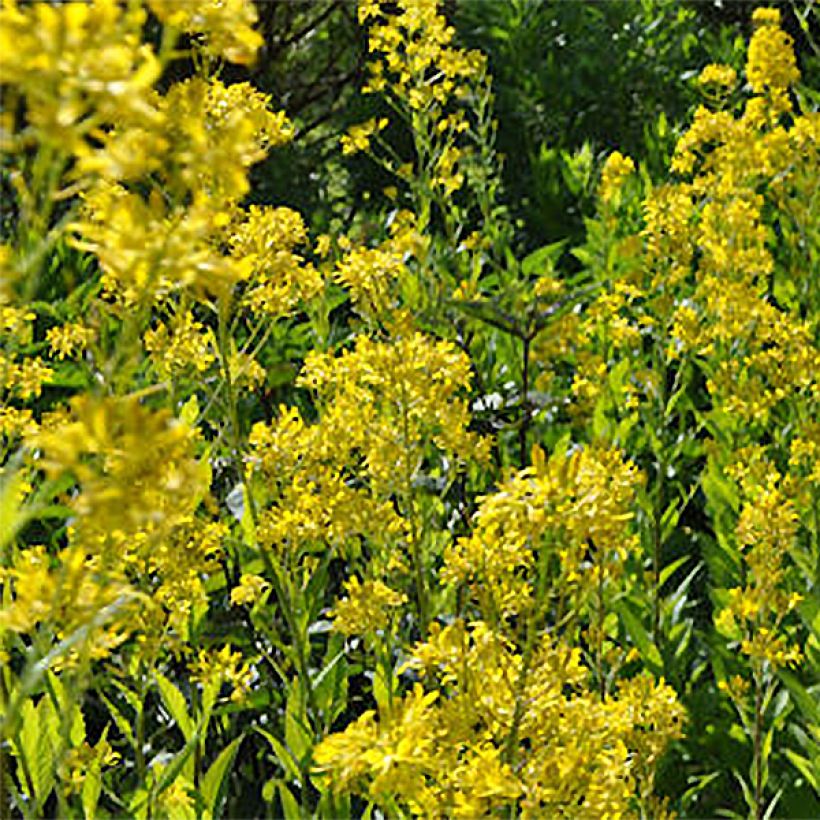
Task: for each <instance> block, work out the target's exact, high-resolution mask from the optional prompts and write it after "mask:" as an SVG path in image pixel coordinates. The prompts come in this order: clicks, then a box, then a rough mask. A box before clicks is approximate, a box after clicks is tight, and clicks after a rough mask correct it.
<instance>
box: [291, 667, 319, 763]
mask: <svg viewBox="0 0 820 820" xmlns="http://www.w3.org/2000/svg"><path fill="white" fill-rule="evenodd" d="M303 686H304V684H303V683H302V682H301V681H300V680H299V679H298V678H297V679H295V680H294V681H293V682H292V684H291V687H290V692H289V693H288V701H287V706H286V707H285V743H287V746H288V748H289V749H290V751H291V753H292V754H293V756H294V757H295V758H296V760H298V761H302V760H304V759H305V757H306V755H307V754H308V752H310V750H311V749H312V747H313V736H312V732H311V730H310V725H309V724H308V721H307V714H306V711H305V696H304V692H303V688H302V687H303Z"/></svg>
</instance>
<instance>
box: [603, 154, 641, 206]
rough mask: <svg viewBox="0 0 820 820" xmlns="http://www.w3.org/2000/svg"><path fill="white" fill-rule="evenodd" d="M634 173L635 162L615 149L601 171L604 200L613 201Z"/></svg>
mask: <svg viewBox="0 0 820 820" xmlns="http://www.w3.org/2000/svg"><path fill="white" fill-rule="evenodd" d="M634 173H635V163H634V162H633V161H632V160H631V159H630V158H629V157H625V156H624V155H623V154H621V152H620V151H613V152H612V153H611V154H610V155H609V156H608V157H607V159H606V162H605V163H604V168H603V171H602V172H601V187H600V197H601V199H602V200H603V201H604V202H612V200H613V199H615V196H616V194H617V193H618V192H619V191H620V190H621V188H622V187H623V185H624V183H625V182H626V180H627V179H629V177H630V176H631V175H632V174H634Z"/></svg>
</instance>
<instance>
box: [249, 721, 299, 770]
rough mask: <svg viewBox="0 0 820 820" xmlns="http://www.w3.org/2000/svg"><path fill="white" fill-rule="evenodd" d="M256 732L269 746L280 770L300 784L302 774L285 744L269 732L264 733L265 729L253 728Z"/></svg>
mask: <svg viewBox="0 0 820 820" xmlns="http://www.w3.org/2000/svg"><path fill="white" fill-rule="evenodd" d="M254 728H255V729H256V731H257V732H259V734H260V735H262V737H264V738H265V739H266V740H267V741H268V743H270V745H271V749H273V754H274V755H275V757H276V759H277V760H278V761H279V763H280V765H281V766H282V768H283V769H284V770H285V772H286V773H287V775H288V776H289V777H290V778H291V779H292V780H296V781H297V782H299V783H301V782H302V773H301V772H300V771H299V764H298V763H297V761H296V759H295V758H294V757H293V755H292V754H291V753H290V752H289V751H288V749H287V748H286V747H285V744H284V743H282V742H281V741H280V740H279V739H278V738H275V737H274V736H273V735H272V734H271V733H270V732H268V731H266V730H265V729H261V728H260V727H259V726H256V727H254Z"/></svg>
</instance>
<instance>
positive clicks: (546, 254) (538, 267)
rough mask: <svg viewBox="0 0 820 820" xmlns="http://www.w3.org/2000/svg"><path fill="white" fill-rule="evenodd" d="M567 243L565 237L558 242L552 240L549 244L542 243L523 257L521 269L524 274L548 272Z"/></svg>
mask: <svg viewBox="0 0 820 820" xmlns="http://www.w3.org/2000/svg"><path fill="white" fill-rule="evenodd" d="M566 244H567V240H566V239H561V240H560V241H558V242H553V243H552V244H550V245H544V246H543V247H541V248H538V249H537V250H534V251H533V252H532V253H531V254H529V255H528V256H526V257H524V259H523V261H522V262H521V271H522V272H523V273H524V275H525V276H542V275H543V274H545V273H549V272H550V271H551V270H552V269H553V268H554V267H555V263H556V262H557V261H558V260H559V259H560V258H561V254H562V253H563V251H564V247H565V246H566Z"/></svg>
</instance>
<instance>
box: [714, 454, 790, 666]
mask: <svg viewBox="0 0 820 820" xmlns="http://www.w3.org/2000/svg"><path fill="white" fill-rule="evenodd" d="M752 457H753V458H754V455H753V456H752ZM730 472H731V473H734V474H736V475H739V476H741V478H740V481H741V488H742V490H743V495H744V497H745V499H746V502H745V504H744V506H743V508H742V510H741V512H740V517H739V519H738V523H737V530H736V537H737V542H738V546H739V548H740V550H741V551H742V554H743V564H744V568H745V577H746V584H745V586H743V587H735V588H733V589H731V590H730V591H729V600H728V604H727V606H726V608H725V609H723V610H721V611H720V612H719V613H718V615H717V625H718V628H719V629H721V631H723V632H724V633H725V634H727V635H728V636H730V637H738V636H739V637H740V639H741V644H740V649H741V651H742V652H743V653H744V654H745V655H748V656H749V657H750V658H752V659H756V660H757V661H766V662H768V663H769V664H772V665H773V666H785V665H788V664H796V663H798V662H799V661H800V657H801V653H800V650H799V648H798V647H796V646H790V645H789V644H788V642H787V639H786V637H785V635H784V634H782V630H781V624H782V622H783V620H784V618H785V617H786V616H787V615H788V613H789V612H790V611H791V610H793V609H794V607H795V606H796V605H797V604H798V603H799V602H800V600H801V596H800V595H798V594H794V593H792V594H790V593H788V592H787V588H786V572H785V567H786V564H785V557H786V555H787V554H788V553H789V551H790V550H791V549H792V547H793V546H794V542H795V537H796V534H797V528H798V514H797V511H796V509H795V505H794V502H793V501H792V500H791V499H790V498H789V497H788V495H787V494H786V493H785V492H784V488H783V485H784V483H785V482H784V480H783V479H782V477H781V476H780V475H779V474H778V472H777V471H776V470H775V469H774V468H772V467H771V466H770V465H768V464H767V463H766V461H765V458H764V457H760V458H759V460H758V461H757V463H756V464H755V463H754V462H752V463H751V464H748V465H746V464H743V463H739V464H736V465H734V467H732V468H730Z"/></svg>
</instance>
